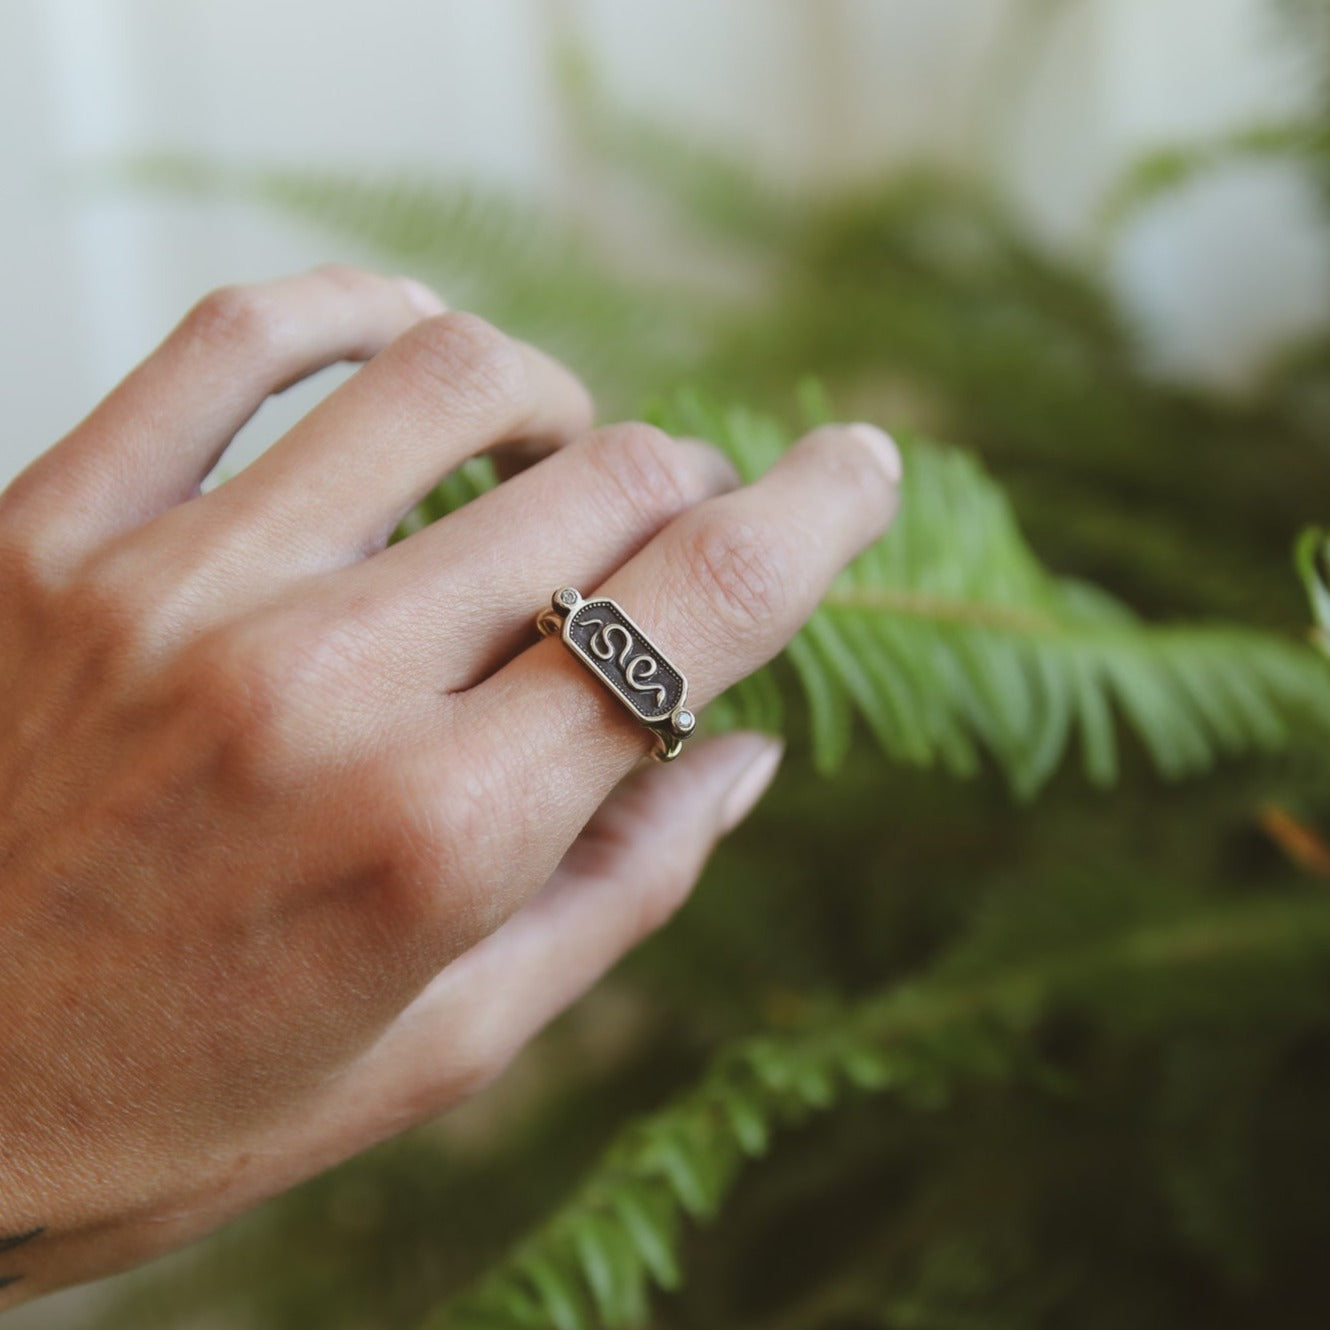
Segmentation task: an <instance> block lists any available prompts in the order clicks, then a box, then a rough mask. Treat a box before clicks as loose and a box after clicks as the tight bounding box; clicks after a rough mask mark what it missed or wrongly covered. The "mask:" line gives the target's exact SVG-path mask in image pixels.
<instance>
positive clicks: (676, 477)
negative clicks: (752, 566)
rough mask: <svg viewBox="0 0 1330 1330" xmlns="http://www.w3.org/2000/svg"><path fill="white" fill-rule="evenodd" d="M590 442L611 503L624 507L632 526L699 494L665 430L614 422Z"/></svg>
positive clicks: (658, 516)
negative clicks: (633, 523) (613, 424)
mask: <svg viewBox="0 0 1330 1330" xmlns="http://www.w3.org/2000/svg"><path fill="white" fill-rule="evenodd" d="M589 443H590V447H591V450H592V461H593V465H594V466H595V467H596V470H597V472H598V474H600V475H601V476H602V477H604V479H605V481H606V482H607V484H608V487H609V500H610V502H611V503H612V504H613V505H614V506H615V508H616V510H618V509H622V508H626V509H627V511H628V513H629V514H630V517H631V519H632V520H633V521H634V522H635V523H637V524H640V523H644V522H645V523H647V524H650V525H656V524H657V523H659V522H660V521H661V520H662V519H666V518H669V517H671V516H673V515H674V514H675V513H677V512H679V511H681V510H682V509H684V508H686V507H688V506H689V505H690V504H692V503H695V502H696V501H697V499H698V498H699V497H700V493H699V489H698V482H697V478H696V477H695V476H694V475H693V474H692V471H691V469H690V467H689V466H688V462H687V459H686V457H685V456H684V455H683V451H682V450H681V449H680V448H679V446H678V444H676V443H675V441H674V440H673V439H672V438H670V436H669V435H668V434H666V433H665V432H664V430H659V429H656V428H655V427H654V426H652V425H644V424H639V423H633V424H627V425H616V426H613V427H611V428H609V429H606V430H602V431H600V433H598V434H597V435H595V436H594V437H593V438H592V439H591V440H589Z"/></svg>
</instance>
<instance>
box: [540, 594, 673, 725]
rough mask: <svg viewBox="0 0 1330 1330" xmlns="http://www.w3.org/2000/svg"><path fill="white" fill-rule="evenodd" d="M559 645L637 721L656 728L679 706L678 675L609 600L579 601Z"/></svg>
mask: <svg viewBox="0 0 1330 1330" xmlns="http://www.w3.org/2000/svg"><path fill="white" fill-rule="evenodd" d="M563 640H564V641H565V642H566V643H567V644H568V645H569V646H570V647H572V649H573V650H574V651H575V652H576V653H577V655H578V656H579V657H580V658H581V659H582V660H583V661H584V662H585V663H586V664H587V665H589V666H590V667H591V668H592V669H593V670H595V672H596V673H597V674H598V675H600V677H601V678H602V679H603V680H604V681H605V682H606V683H607V684H609V686H610V688H611V689H613V690H614V693H615V695H616V696H617V697H618V698H619V700H620V701H622V702H623V704H624V705H625V706H626V707H627V708H628V709H629V710H630V711H631V712H632V713H633V714H634V715H635V716H637V717H638V719H639V720H643V721H646V722H647V723H648V724H658V723H659V722H660V721H663V720H665V719H666V717H668V716H669V714H670V713H671V712H672V711H673V710H674V709H675V707H677V706H679V705H680V704H681V703H682V702H683V699H684V693H685V692H686V691H687V685H686V684H685V683H684V677H683V675H682V674H680V673H679V671H678V670H676V669H675V668H674V667H673V666H672V665H671V664H670V663H669V662H668V661H667V660H666V659H665V657H664V656H663V655H661V653H660V652H659V651H658V650H657V649H656V647H655V646H654V645H653V644H652V642H651V639H650V638H648V637H647V635H646V634H645V633H644V632H643V631H642V630H641V629H640V628H639V627H638V626H637V625H636V624H635V623H634V622H633V621H632V620H631V619H630V618H629V617H628V616H627V615H626V614H625V613H624V612H623V611H622V610H621V609H620V608H619V607H618V606H617V605H616V604H615V603H614V602H613V601H612V600H587V601H583V602H582V604H580V605H579V606H578V607H577V609H576V610H574V611H573V613H572V614H570V615H569V616H568V618H567V619H566V620H565V621H564V625H563Z"/></svg>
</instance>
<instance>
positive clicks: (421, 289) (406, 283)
mask: <svg viewBox="0 0 1330 1330" xmlns="http://www.w3.org/2000/svg"><path fill="white" fill-rule="evenodd" d="M397 284H398V285H399V286H400V287H401V288H402V290H403V291H405V292H406V298H407V300H408V301H410V303H411V308H412V309H414V310H415V311H416V312H417V313H418V314H419V315H420V316H421V317H422V318H426V319H429V318H433V317H434V315H436V314H442V313H444V312H445V311H446V310H447V308H448V306H447V305H446V304H444V302H443V298H442V297H441V296H440V295H439V293H438V292H437V291H433V290H431V289H430V288H429V287H428V286H426V285H425V283H424V282H418V281H416V279H415V278H414V277H399V278H398V279H397Z"/></svg>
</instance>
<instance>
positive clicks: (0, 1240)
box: [0, 1225, 46, 1289]
mask: <svg viewBox="0 0 1330 1330" xmlns="http://www.w3.org/2000/svg"><path fill="white" fill-rule="evenodd" d="M45 1232H46V1228H45V1226H44V1225H43V1226H40V1227H38V1228H30V1229H29V1230H28V1231H27V1232H26V1233H15V1234H13V1235H12V1236H10V1237H7V1238H6V1237H0V1256H3V1255H4V1253H5V1252H11V1251H13V1250H14V1248H15V1247H21V1246H23V1244H24V1243H25V1242H31V1241H32V1240H33V1238H39V1237H41V1235H42V1234H43V1233H45ZM22 1278H23V1276H22V1275H6V1274H0V1289H5V1288H8V1287H9V1286H10V1284H17V1283H18V1281H19V1280H20V1279H22Z"/></svg>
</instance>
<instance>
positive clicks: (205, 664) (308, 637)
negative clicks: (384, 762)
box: [175, 614, 354, 791]
mask: <svg viewBox="0 0 1330 1330" xmlns="http://www.w3.org/2000/svg"><path fill="white" fill-rule="evenodd" d="M352 658H353V649H352V647H351V646H350V644H349V643H348V642H347V640H346V634H345V633H344V632H343V631H342V629H341V627H340V626H339V625H337V624H336V623H330V624H329V625H327V626H326V627H324V628H323V629H319V628H317V627H310V626H309V625H306V624H304V623H301V622H299V621H296V620H292V619H290V618H288V617H287V616H284V615H279V614H273V615H271V616H258V617H256V618H254V619H251V620H249V621H242V622H240V623H236V624H230V625H227V626H225V627H223V628H221V629H218V630H216V631H214V632H212V633H209V634H206V635H204V636H203V637H201V638H199V639H196V640H195V641H194V642H193V643H191V645H190V648H189V649H188V650H187V651H186V652H185V653H184V655H183V659H182V662H181V664H180V665H179V667H178V668H177V671H176V675H175V677H176V681H177V682H178V685H179V691H180V692H181V693H183V698H184V703H185V705H184V708H183V711H184V714H185V715H186V716H187V717H188V718H189V722H190V724H191V725H193V726H194V727H195V728H196V730H197V732H198V734H199V736H200V740H201V741H203V740H205V739H210V740H211V742H212V743H213V745H214V746H215V747H216V748H217V749H218V750H219V751H220V753H221V755H222V764H223V767H224V769H225V770H226V771H227V772H228V773H229V775H230V776H231V777H232V778H233V779H234V780H236V781H239V782H241V783H242V784H243V785H245V786H246V787H247V788H249V789H251V790H253V789H261V790H269V791H272V790H277V789H282V790H286V789H290V788H294V787H296V786H298V785H300V784H301V782H302V781H303V780H304V778H305V777H306V776H307V774H308V768H309V767H310V765H311V764H313V763H315V762H316V760H317V757H318V754H319V752H321V743H320V740H319V738H318V733H317V729H318V727H317V724H316V717H318V716H320V715H324V716H326V715H328V714H329V713H336V711H337V710H338V709H339V708H340V706H341V699H342V693H341V692H340V691H339V685H340V684H341V683H342V681H343V680H345V678H346V676H347V675H348V674H349V673H350V671H351V670H352V669H353V668H354V666H353V664H352Z"/></svg>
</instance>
